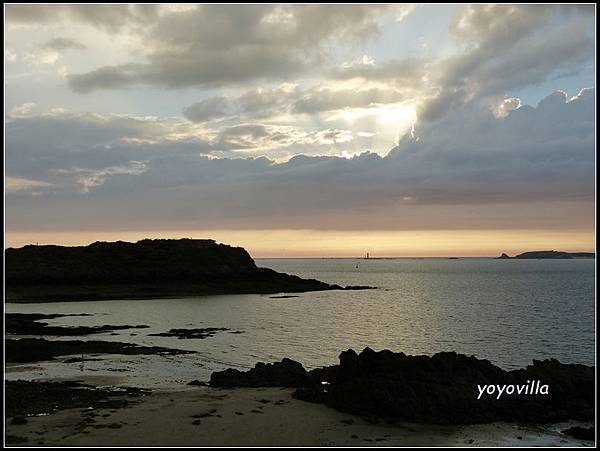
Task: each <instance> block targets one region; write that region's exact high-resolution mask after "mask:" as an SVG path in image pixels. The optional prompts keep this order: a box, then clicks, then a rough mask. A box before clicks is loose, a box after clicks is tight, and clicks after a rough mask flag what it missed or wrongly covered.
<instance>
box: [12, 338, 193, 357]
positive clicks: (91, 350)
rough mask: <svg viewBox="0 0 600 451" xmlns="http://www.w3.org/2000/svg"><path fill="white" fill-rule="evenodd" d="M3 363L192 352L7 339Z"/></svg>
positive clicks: (108, 343) (105, 343) (116, 344)
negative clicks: (95, 356) (65, 357)
mask: <svg viewBox="0 0 600 451" xmlns="http://www.w3.org/2000/svg"><path fill="white" fill-rule="evenodd" d="M4 345H5V361H6V362H14V363H28V362H41V361H44V360H53V359H54V358H55V357H58V356H63V355H89V354H121V355H140V354H143V355H147V354H162V355H177V354H191V353H193V351H184V350H180V349H170V348H162V347H159V346H138V345H135V344H132V343H120V342H115V341H95V340H89V341H82V340H44V339H43V338H21V339H17V340H15V339H7V340H5V341H4Z"/></svg>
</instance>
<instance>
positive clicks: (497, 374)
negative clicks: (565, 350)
mask: <svg viewBox="0 0 600 451" xmlns="http://www.w3.org/2000/svg"><path fill="white" fill-rule="evenodd" d="M339 360H340V363H339V365H336V366H332V367H325V368H319V369H316V370H313V371H311V372H306V371H305V370H304V368H303V367H302V365H300V364H299V363H297V362H293V361H289V360H287V359H284V361H282V362H281V363H278V364H273V365H265V364H263V363H261V364H257V366H256V367H255V368H254V369H253V370H250V371H248V372H246V373H242V372H240V371H238V370H226V371H223V372H219V373H213V375H212V377H211V386H223V387H238V386H241V387H260V386H282V387H299V388H298V390H296V392H295V393H294V397H296V398H298V399H302V400H305V401H310V402H317V403H324V404H326V405H328V406H330V407H333V408H335V409H338V410H340V411H343V412H348V413H352V414H356V415H366V416H380V417H387V418H394V419H400V420H405V421H414V422H426V423H439V424H470V423H486V422H493V421H519V422H528V423H541V422H551V421H562V420H567V419H580V420H585V419H592V418H594V399H595V398H594V387H595V386H594V368H593V367H589V366H585V365H574V364H562V363H560V362H558V361H557V360H554V359H550V360H544V361H536V360H534V362H533V365H530V366H528V367H526V368H524V369H519V370H513V371H505V370H503V369H501V368H499V367H497V366H495V365H493V364H492V363H490V362H489V361H487V360H480V359H477V358H475V357H472V356H471V357H468V356H465V355H462V354H457V353H455V352H442V353H438V354H435V355H434V356H432V357H428V356H408V355H405V354H404V353H401V352H400V353H394V352H391V351H387V350H384V351H380V352H375V351H373V350H372V349H370V348H365V349H364V350H363V351H362V352H361V353H360V354H357V353H356V352H354V351H353V350H348V351H345V352H342V353H341V354H340V357H339ZM284 363H285V364H284ZM284 368H285V371H283V369H284ZM284 374H285V377H284V376H283V375H284ZM491 386H493V387H494V388H493V393H490V391H488V387H491ZM509 386H512V388H508V387H509ZM502 387H504V389H503V392H502V394H500V396H498V394H499V393H500V390H501V389H502ZM482 390H483V393H482ZM489 390H491V389H489ZM519 390H520V394H517V391H519ZM509 391H511V393H510V394H507V393H508V392H509ZM544 392H545V393H544Z"/></svg>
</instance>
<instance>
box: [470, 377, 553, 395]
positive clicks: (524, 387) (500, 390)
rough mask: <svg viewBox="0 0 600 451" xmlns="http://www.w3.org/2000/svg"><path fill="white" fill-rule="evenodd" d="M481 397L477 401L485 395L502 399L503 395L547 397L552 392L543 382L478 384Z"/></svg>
mask: <svg viewBox="0 0 600 451" xmlns="http://www.w3.org/2000/svg"><path fill="white" fill-rule="evenodd" d="M477 390H478V391H479V395H478V396H477V399H481V397H482V396H484V395H490V396H496V399H500V397H501V396H502V395H505V394H506V395H547V394H548V391H549V390H550V389H549V387H548V385H544V384H542V383H541V381H527V383H525V384H521V385H518V384H508V385H507V384H504V385H493V384H486V385H479V384H477Z"/></svg>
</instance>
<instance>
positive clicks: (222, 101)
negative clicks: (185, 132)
mask: <svg viewBox="0 0 600 451" xmlns="http://www.w3.org/2000/svg"><path fill="white" fill-rule="evenodd" d="M227 109H228V101H227V98H226V97H224V96H216V97H210V98H208V99H205V100H202V101H200V102H196V103H194V104H192V105H190V106H189V107H187V108H185V109H184V110H183V115H184V116H185V118H187V119H189V120H190V121H192V122H206V121H210V120H213V119H221V118H223V117H225V116H227Z"/></svg>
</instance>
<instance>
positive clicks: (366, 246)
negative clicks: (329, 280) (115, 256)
mask: <svg viewBox="0 0 600 451" xmlns="http://www.w3.org/2000/svg"><path fill="white" fill-rule="evenodd" d="M144 238H195V239H200V238H211V239H214V240H216V241H217V242H219V243H224V244H229V245H232V246H241V247H243V248H245V249H246V250H247V251H248V252H249V253H250V255H252V256H253V257H255V258H266V257H274V258H275V257H281V258H285V257H288V258H292V257H315V258H318V257H363V256H364V255H365V253H366V252H369V254H370V256H371V257H452V256H456V257H490V256H498V255H500V253H502V252H506V253H507V254H509V255H511V256H512V255H515V254H518V253H521V252H525V251H532V250H558V251H568V252H593V251H594V249H595V234H594V231H593V230H581V229H579V230H529V229H528V230H366V231H365V230H360V231H346V230H282V229H276V230H172V231H106V232H101V231H90V232H39V233H36V232H10V231H6V235H5V240H6V241H5V247H21V246H24V245H26V244H36V243H37V244H40V245H41V244H59V245H66V246H79V245H86V244H90V243H93V242H95V241H118V240H122V241H138V240H141V239H144Z"/></svg>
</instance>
